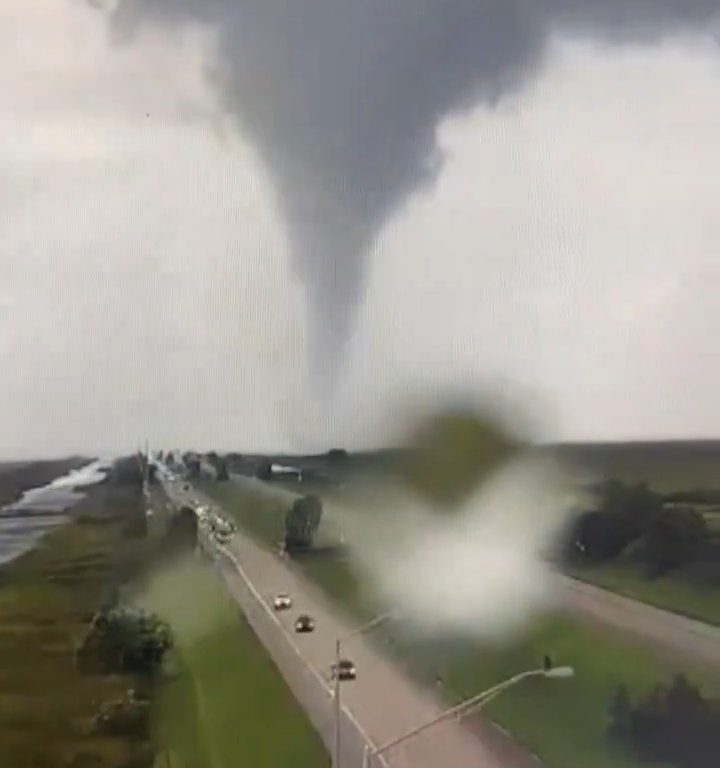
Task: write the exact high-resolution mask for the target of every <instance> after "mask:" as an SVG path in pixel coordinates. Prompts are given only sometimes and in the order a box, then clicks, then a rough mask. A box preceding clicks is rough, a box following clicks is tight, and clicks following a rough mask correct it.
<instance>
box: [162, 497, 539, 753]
mask: <svg viewBox="0 0 720 768" xmlns="http://www.w3.org/2000/svg"><path fill="white" fill-rule="evenodd" d="M166 490H167V492H168V494H169V495H170V496H171V498H172V499H173V501H174V502H175V503H176V504H178V505H181V504H188V503H190V502H192V500H193V499H197V500H198V501H200V503H203V504H208V505H209V506H215V507H216V508H217V505H216V504H214V502H213V501H212V500H210V499H208V498H206V497H205V496H204V495H203V494H202V493H201V492H199V491H198V490H196V489H194V488H192V487H191V488H190V490H188V491H183V490H182V483H169V484H167V485H166ZM214 549H216V550H217V549H218V548H217V547H215V548H214ZM220 549H224V552H217V554H216V558H217V564H218V569H219V571H220V573H221V574H222V576H223V578H224V579H225V581H226V582H227V584H228V587H229V588H230V591H231V592H232V594H233V595H234V596H235V598H236V600H237V602H238V603H239V605H240V606H241V607H242V609H243V612H244V613H245V615H246V616H247V618H248V620H249V621H250V623H251V625H252V626H253V628H254V629H255V631H256V633H257V634H258V636H259V637H260V639H261V641H262V642H263V643H264V645H265V646H266V648H267V649H268V652H269V653H270V655H271V656H272V657H273V659H274V660H275V662H276V664H277V665H278V667H279V668H280V670H281V672H282V673H283V675H284V676H285V678H286V680H287V682H288V685H289V686H290V688H291V690H293V693H294V694H295V696H296V698H298V700H299V701H300V703H301V704H302V705H303V706H304V708H305V709H306V711H307V712H308V715H309V717H310V719H311V721H312V722H313V724H314V726H315V728H316V729H317V730H318V732H319V733H320V735H321V737H322V738H323V740H324V741H325V743H326V745H327V746H328V748H329V750H330V752H331V754H332V752H333V749H334V738H335V729H334V723H335V716H334V706H335V702H334V698H333V695H332V691H333V684H332V682H331V680H330V665H331V664H332V663H333V661H334V658H335V642H336V639H337V638H345V637H347V636H348V635H350V634H352V633H353V631H354V629H355V627H354V626H352V625H350V624H348V623H347V621H345V620H343V619H341V618H340V617H339V616H338V615H337V613H336V611H335V610H334V609H333V608H332V607H331V606H330V605H329V603H328V601H327V600H326V599H325V597H324V596H323V595H322V593H321V592H320V591H319V590H318V589H317V588H316V587H315V586H314V585H312V584H310V583H308V582H307V580H305V579H304V578H303V577H302V576H301V575H299V574H298V573H296V572H295V571H294V570H293V569H291V568H290V567H288V565H287V564H286V562H285V561H284V560H283V559H282V558H281V557H280V556H279V555H277V554H275V553H272V552H269V551H267V550H265V549H263V548H261V547H260V546H258V545H257V544H256V543H255V542H254V541H253V540H251V539H250V538H249V537H248V536H247V535H245V534H243V532H241V531H239V532H237V533H236V534H234V535H233V536H232V538H231V540H230V543H229V544H228V546H227V547H226V548H220ZM279 592H288V593H289V594H290V595H291V596H292V598H293V601H294V604H293V607H292V609H291V610H290V611H286V612H279V613H275V612H274V611H273V610H272V608H271V604H272V600H273V597H274V596H275V595H276V594H277V593H279ZM300 613H308V614H310V615H311V616H313V618H314V619H315V621H316V629H315V631H314V632H312V633H308V634H297V633H295V632H294V628H293V625H294V621H295V618H296V617H297V615H298V614H300ZM343 656H346V657H348V658H350V659H352V661H353V662H354V663H355V665H356V668H357V674H358V677H357V680H355V681H347V682H343V683H341V686H340V688H341V701H342V705H343V706H342V718H341V722H342V730H341V758H342V760H341V765H342V766H348V768H360V767H361V766H362V764H363V751H364V746H365V744H366V743H368V744H369V745H370V746H371V747H377V746H381V745H384V744H386V743H388V742H390V741H392V740H393V739H396V738H397V737H399V736H401V735H402V734H404V733H405V732H407V731H409V730H411V729H413V728H416V727H417V726H419V725H422V724H423V723H425V722H429V721H431V720H433V719H434V718H435V717H437V716H438V715H439V714H440V713H441V712H442V710H443V705H442V704H441V703H440V702H438V701H437V700H436V699H435V697H433V696H432V695H431V694H429V693H428V692H427V691H425V690H422V689H420V688H419V687H418V686H417V685H416V684H415V683H414V682H412V681H411V680H410V679H409V678H408V677H406V676H405V675H404V674H403V673H402V672H401V671H400V670H398V669H397V668H396V667H395V666H394V665H393V664H392V663H391V662H390V661H388V660H387V659H386V658H384V657H383V656H382V655H381V654H379V653H377V652H376V651H374V650H373V648H372V647H371V645H370V643H369V642H368V641H367V640H366V638H365V637H362V636H357V635H356V636H355V637H353V638H351V639H349V640H347V642H345V643H344V644H343ZM472 719H473V720H474V719H475V718H472ZM471 766H475V767H477V768H509V767H510V768H530V767H532V768H537V766H538V763H537V761H536V760H535V759H534V758H533V757H532V756H530V755H529V754H528V753H526V752H524V751H522V750H521V749H520V748H519V747H515V746H514V745H512V744H511V743H510V742H509V739H507V738H506V737H504V736H502V735H501V734H499V733H497V732H495V731H494V730H493V731H491V729H490V727H489V726H487V725H485V726H478V727H475V728H472V729H471V728H469V727H466V726H465V725H464V724H461V723H460V722H457V721H454V720H451V721H445V722H443V723H440V724H438V725H435V726H433V727H431V728H430V729H428V730H427V731H425V732H423V733H422V734H420V735H418V736H417V737H415V738H413V739H411V740H409V741H408V742H406V743H405V744H403V745H399V746H398V747H396V748H393V749H392V750H390V751H388V752H387V753H386V754H385V755H384V756H381V757H378V758H376V759H375V760H373V761H372V763H371V765H370V767H369V768H471Z"/></svg>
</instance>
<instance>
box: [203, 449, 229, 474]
mask: <svg viewBox="0 0 720 768" xmlns="http://www.w3.org/2000/svg"><path fill="white" fill-rule="evenodd" d="M205 458H206V459H207V462H208V464H210V465H211V466H212V467H213V469H214V470H215V477H216V479H217V480H218V481H219V482H227V481H228V480H229V479H230V475H229V473H228V463H227V459H226V458H224V457H222V456H219V455H218V454H217V453H216V452H215V451H210V453H208V454H207V455H206V456H205Z"/></svg>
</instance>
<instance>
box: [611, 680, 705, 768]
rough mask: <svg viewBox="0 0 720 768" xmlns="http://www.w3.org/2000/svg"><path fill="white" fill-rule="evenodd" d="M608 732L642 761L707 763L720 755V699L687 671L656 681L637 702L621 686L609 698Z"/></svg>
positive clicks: (695, 767)
mask: <svg viewBox="0 0 720 768" xmlns="http://www.w3.org/2000/svg"><path fill="white" fill-rule="evenodd" d="M609 714H610V725H609V727H608V735H609V736H610V738H612V739H615V740H617V741H619V742H621V743H622V744H624V745H625V746H626V747H628V748H629V749H631V750H632V751H633V752H634V753H635V754H636V755H637V756H638V757H640V758H641V759H643V760H647V761H653V762H664V763H669V764H671V765H674V766H677V768H708V766H710V765H713V764H714V763H713V760H714V758H715V757H717V755H718V754H720V702H718V701H708V700H706V699H704V698H703V697H702V695H701V694H700V691H699V690H698V689H697V688H696V687H695V686H694V685H692V684H691V683H689V682H688V681H687V679H686V678H685V677H684V676H683V675H678V676H677V677H675V679H674V680H673V683H672V685H671V686H670V688H663V687H661V686H657V687H656V688H654V689H653V690H652V691H651V692H650V694H649V695H647V696H646V697H644V698H643V699H641V700H640V701H639V702H638V703H637V704H636V705H635V706H634V707H633V706H632V704H631V703H630V699H629V697H628V695H627V691H626V690H625V688H624V687H623V686H620V687H619V688H618V689H617V690H616V692H615V694H614V696H613V699H612V701H611V703H610V707H609Z"/></svg>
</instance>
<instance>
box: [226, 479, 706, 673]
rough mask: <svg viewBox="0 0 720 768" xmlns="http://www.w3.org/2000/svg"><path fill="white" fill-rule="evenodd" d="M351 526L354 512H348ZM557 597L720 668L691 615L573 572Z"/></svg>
mask: <svg viewBox="0 0 720 768" xmlns="http://www.w3.org/2000/svg"><path fill="white" fill-rule="evenodd" d="M233 480H234V481H235V482H236V483H238V484H241V485H242V484H246V485H247V484H249V483H250V484H252V490H253V492H255V493H257V492H258V491H260V492H262V489H261V487H260V486H264V488H265V491H264V492H265V493H272V494H278V495H280V496H282V497H283V498H285V499H287V500H288V502H289V503H290V502H291V501H292V499H293V498H295V497H296V496H297V494H295V493H293V492H292V491H290V490H286V489H281V488H276V487H273V486H268V485H267V484H263V483H259V481H255V480H253V479H252V478H246V477H242V476H234V477H233ZM325 513H326V514H325V515H324V516H323V523H322V525H321V531H320V534H321V538H324V539H326V540H334V541H337V535H338V531H339V524H338V521H339V519H340V516H341V511H340V505H339V504H338V503H337V502H336V503H329V504H326V506H325ZM348 518H349V521H348V524H350V523H351V521H352V519H353V518H352V515H349V516H348ZM557 595H558V602H559V605H560V607H561V608H563V609H565V610H568V611H570V612H571V613H573V614H574V615H576V616H578V617H580V618H583V619H586V620H588V621H591V622H593V623H596V624H599V625H604V626H606V627H611V628H613V629H615V630H617V631H619V632H622V633H625V634H630V635H633V636H634V637H636V638H637V639H638V640H641V641H643V642H648V643H650V644H652V645H653V646H654V647H655V648H656V649H657V650H659V651H661V652H664V653H666V654H667V655H668V656H675V657H684V658H686V659H691V660H692V662H693V663H694V664H695V665H707V666H709V667H711V668H713V667H714V668H715V669H718V668H720V627H715V626H712V625H710V624H705V623H703V622H701V621H696V620H693V619H689V618H687V617H685V616H681V615H679V614H676V613H672V612H670V611H664V610H661V609H659V608H655V607H654V606H651V605H648V604H647V603H642V602H640V601H638V600H633V599H631V598H628V597H624V596H622V595H618V594H617V593H614V592H610V591H608V590H605V589H601V588H600V587H596V586H594V585H592V584H588V583H586V582H583V581H579V580H577V579H571V578H569V577H567V576H564V575H561V574H558V575H557Z"/></svg>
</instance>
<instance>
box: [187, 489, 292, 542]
mask: <svg viewBox="0 0 720 768" xmlns="http://www.w3.org/2000/svg"><path fill="white" fill-rule="evenodd" d="M195 484H196V485H197V487H198V488H200V489H202V490H203V491H205V493H207V495H208V496H210V497H211V498H213V499H215V501H217V502H218V504H220V505H221V506H222V507H223V509H225V510H226V511H227V512H229V513H230V514H231V515H232V516H233V517H234V519H235V520H236V522H237V523H238V525H242V527H243V528H244V529H245V530H246V531H247V532H248V533H249V534H250V535H251V536H253V537H255V538H256V539H257V540H258V541H259V542H261V543H263V544H265V545H268V546H274V545H275V544H277V542H279V541H281V540H282V538H283V534H284V530H285V513H286V512H287V510H288V508H289V506H290V502H288V501H287V500H286V499H285V498H284V493H283V492H282V491H280V492H277V491H274V490H273V489H268V490H267V491H265V490H264V489H262V488H260V489H259V490H258V491H257V492H255V491H251V490H248V489H246V488H239V487H238V486H237V485H236V484H235V483H216V482H214V481H208V480H200V481H196V483H195Z"/></svg>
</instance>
